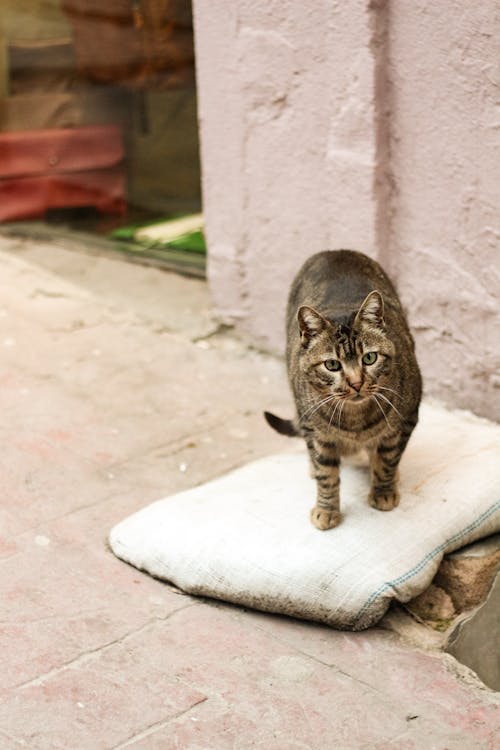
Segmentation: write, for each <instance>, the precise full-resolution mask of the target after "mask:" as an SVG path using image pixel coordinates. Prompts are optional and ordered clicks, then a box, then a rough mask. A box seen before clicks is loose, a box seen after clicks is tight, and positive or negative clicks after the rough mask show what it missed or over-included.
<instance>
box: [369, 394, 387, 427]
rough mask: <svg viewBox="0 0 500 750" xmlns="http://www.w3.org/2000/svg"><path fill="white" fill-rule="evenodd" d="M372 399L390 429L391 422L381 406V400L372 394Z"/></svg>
mask: <svg viewBox="0 0 500 750" xmlns="http://www.w3.org/2000/svg"><path fill="white" fill-rule="evenodd" d="M381 395H382V394H381V393H380V394H379V396H381ZM370 398H373V399H374V401H375V403H376V404H377V406H378V408H379V409H380V411H381V412H382V416H383V417H384V419H385V421H386V422H387V426H388V427H389V426H390V425H389V421H388V419H387V415H386V413H385V411H384V410H383V409H382V407H381V406H380V403H379V400H378V398H377V396H376V395H375V393H372V395H371V396H370Z"/></svg>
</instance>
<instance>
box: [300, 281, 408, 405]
mask: <svg viewBox="0 0 500 750" xmlns="http://www.w3.org/2000/svg"><path fill="white" fill-rule="evenodd" d="M297 318H298V323H299V330H300V339H301V353H300V359H299V367H300V369H301V371H302V374H303V376H304V377H305V378H306V379H307V382H308V383H309V385H310V386H312V387H313V388H314V389H315V390H316V391H318V392H319V393H320V394H322V395H324V396H328V395H330V394H332V395H337V396H340V397H342V398H346V399H348V400H349V401H352V403H361V402H362V401H363V400H364V398H369V397H370V396H371V395H372V394H373V393H374V392H376V390H377V389H378V388H380V387H381V385H382V384H384V383H385V382H387V376H388V375H389V374H390V372H391V369H392V362H393V358H394V352H395V349H394V344H393V343H392V341H391V340H390V339H389V338H388V336H387V332H386V327H385V322H384V302H383V299H382V295H381V294H380V292H377V291H373V292H370V294H369V295H368V296H367V297H366V299H365V300H364V302H363V303H362V305H361V306H360V308H359V309H358V310H354V311H353V312H352V313H350V314H348V315H346V316H344V317H343V318H341V319H336V320H330V319H327V318H325V317H324V316H323V315H321V314H320V313H319V312H318V311H317V310H315V309H314V308H312V307H309V306H302V307H300V308H299V310H298V314H297Z"/></svg>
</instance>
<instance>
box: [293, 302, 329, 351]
mask: <svg viewBox="0 0 500 750" xmlns="http://www.w3.org/2000/svg"><path fill="white" fill-rule="evenodd" d="M297 320H298V321H299V329H300V339H301V341H302V345H303V346H307V345H308V344H309V341H310V340H311V339H312V338H313V337H314V336H317V335H318V333H321V331H323V330H324V329H325V328H326V325H327V322H326V320H325V319H324V317H323V316H322V315H320V314H319V312H317V311H316V310H315V309H314V307H308V306H307V305H302V307H299V311H298V313H297Z"/></svg>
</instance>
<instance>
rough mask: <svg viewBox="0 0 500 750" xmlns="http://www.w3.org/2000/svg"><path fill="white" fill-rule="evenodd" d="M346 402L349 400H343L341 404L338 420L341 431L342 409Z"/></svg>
mask: <svg viewBox="0 0 500 750" xmlns="http://www.w3.org/2000/svg"><path fill="white" fill-rule="evenodd" d="M346 401H347V399H346V398H343V399H342V400H341V402H340V409H339V418H338V425H339V430H340V429H341V427H340V419H341V417H342V409H343V408H344V404H345V402H346Z"/></svg>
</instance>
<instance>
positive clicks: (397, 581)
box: [353, 500, 500, 625]
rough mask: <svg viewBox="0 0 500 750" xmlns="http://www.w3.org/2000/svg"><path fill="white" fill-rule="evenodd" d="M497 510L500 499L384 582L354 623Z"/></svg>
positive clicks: (362, 608)
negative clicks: (375, 603)
mask: <svg viewBox="0 0 500 750" xmlns="http://www.w3.org/2000/svg"><path fill="white" fill-rule="evenodd" d="M497 510H500V500H498V501H497V502H496V503H494V504H493V505H492V506H491V508H489V509H488V510H485V511H484V513H482V514H481V515H480V516H479V518H476V520H475V521H474V522H473V523H471V524H470V525H469V526H467V527H466V528H465V529H463V530H462V531H459V532H457V533H456V534H454V535H453V536H452V537H450V539H447V540H446V542H442V543H441V544H440V545H438V546H437V547H436V548H435V549H433V550H432V552H428V553H427V554H426V556H425V557H424V558H422V560H421V561H420V562H419V563H418V564H417V565H415V567H414V568H412V569H411V570H410V571H408V573H404V574H403V575H401V576H398V578H395V579H394V580H393V581H386V582H385V583H383V584H382V585H381V586H379V588H378V589H377V590H376V591H375V592H374V593H373V594H371V596H370V597H369V598H368V599H367V601H366V602H365V603H364V604H363V606H362V607H361V608H360V609H359V610H358V612H357V614H356V615H355V617H354V620H353V624H354V625H356V623H357V622H358V620H359V619H360V617H361V616H362V615H364V613H365V612H366V610H367V609H368V607H370V605H371V604H373V602H374V601H375V600H376V599H378V597H379V596H381V595H382V594H383V593H384V592H385V591H387V589H390V588H392V587H393V586H397V585H398V584H400V583H404V582H406V581H409V580H410V578H413V576H415V575H416V574H417V573H419V572H420V571H421V570H422V568H424V567H425V566H426V565H427V563H428V562H429V561H430V560H432V558H433V557H436V555H438V554H439V553H440V552H442V551H443V550H444V549H446V547H448V546H449V545H450V544H453V543H454V542H456V541H458V540H459V539H460V538H461V537H463V536H466V535H467V534H469V533H470V532H471V531H474V530H475V529H477V527H478V526H480V525H481V524H482V523H483V522H484V521H486V520H487V519H488V518H489V517H490V516H492V515H493V514H494V513H495V512H496V511H497ZM492 533H494V532H492Z"/></svg>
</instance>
